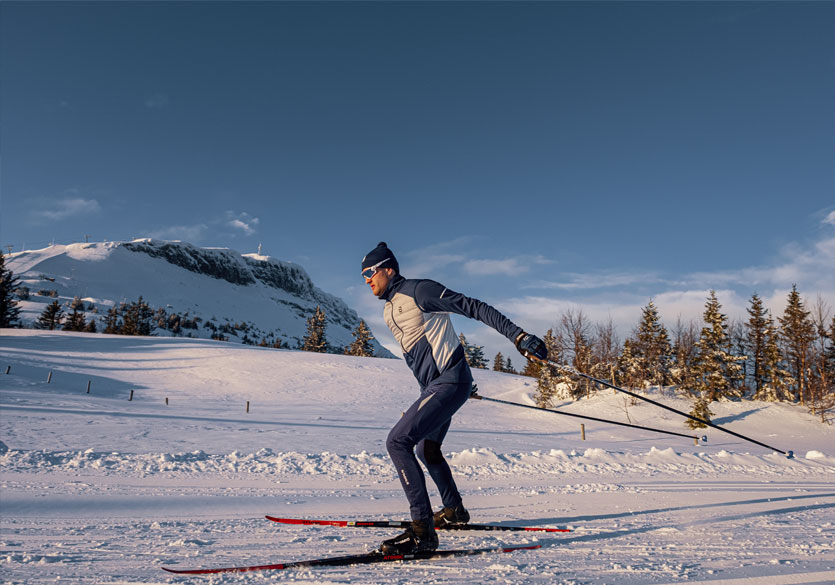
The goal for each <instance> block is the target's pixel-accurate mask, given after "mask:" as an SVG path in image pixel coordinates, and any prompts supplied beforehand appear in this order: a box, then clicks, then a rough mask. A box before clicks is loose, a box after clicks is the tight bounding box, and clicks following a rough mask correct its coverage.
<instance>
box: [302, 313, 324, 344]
mask: <svg viewBox="0 0 835 585" xmlns="http://www.w3.org/2000/svg"><path fill="white" fill-rule="evenodd" d="M325 326H326V321H325V311H323V310H322V308H321V307H320V306H318V305H317V306H316V310H315V311H314V312H313V315H311V316H310V318H308V320H307V333H306V334H305V336H304V338H303V339H302V346H301V349H302V351H313V352H317V353H326V352H327V351H328V341H327V339H326V338H325Z"/></svg>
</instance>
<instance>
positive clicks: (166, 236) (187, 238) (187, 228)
mask: <svg viewBox="0 0 835 585" xmlns="http://www.w3.org/2000/svg"><path fill="white" fill-rule="evenodd" d="M208 230H209V226H208V225H206V224H205V223H198V224H194V225H172V226H169V227H165V228H161V229H158V230H153V231H150V232H148V233H147V234H146V236H147V237H149V238H155V239H158V240H181V241H183V242H188V243H190V244H197V243H201V241H202V239H203V237H204V236H205V234H206V232H207V231H208Z"/></svg>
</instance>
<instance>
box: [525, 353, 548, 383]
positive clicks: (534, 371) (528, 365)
mask: <svg viewBox="0 0 835 585" xmlns="http://www.w3.org/2000/svg"><path fill="white" fill-rule="evenodd" d="M548 359H554V357H553V356H552V355H550V354H549V355H548ZM541 367H542V366H541V364H540V363H539V362H537V361H534V360H525V367H524V368H522V371H521V372H520V374H521V375H522V376H528V377H529V378H539V371H540V369H541Z"/></svg>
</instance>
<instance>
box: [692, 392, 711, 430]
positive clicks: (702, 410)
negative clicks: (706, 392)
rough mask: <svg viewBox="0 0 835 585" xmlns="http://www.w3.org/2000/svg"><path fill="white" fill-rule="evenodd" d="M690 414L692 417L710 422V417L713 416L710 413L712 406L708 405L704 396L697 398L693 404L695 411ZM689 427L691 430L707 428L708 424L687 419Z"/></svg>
mask: <svg viewBox="0 0 835 585" xmlns="http://www.w3.org/2000/svg"><path fill="white" fill-rule="evenodd" d="M689 414H690V416H695V417H696V418H700V419H702V420H706V421H708V422H710V417H712V416H713V413H712V412H710V406H709V404H708V401H707V399H706V398H705V397H704V396H698V397H697V398H696V400H695V402H694V403H693V410H691V411H690V413H689ZM687 426H688V427H690V428H691V429H706V428H707V425H706V424H704V423H700V422H698V421H695V420H693V419H692V418H688V419H687Z"/></svg>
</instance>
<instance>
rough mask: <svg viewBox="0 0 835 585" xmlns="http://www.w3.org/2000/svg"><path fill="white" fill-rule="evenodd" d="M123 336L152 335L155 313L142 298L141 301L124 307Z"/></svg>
mask: <svg viewBox="0 0 835 585" xmlns="http://www.w3.org/2000/svg"><path fill="white" fill-rule="evenodd" d="M121 313H122V329H121V334H122V335H151V333H152V332H153V330H154V311H153V309H151V307H149V306H148V303H146V302H145V300H144V299H143V298H142V297H141V296H140V297H139V300H137V301H134V302H132V303H130V304H124V303H123V305H122V311H121Z"/></svg>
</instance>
